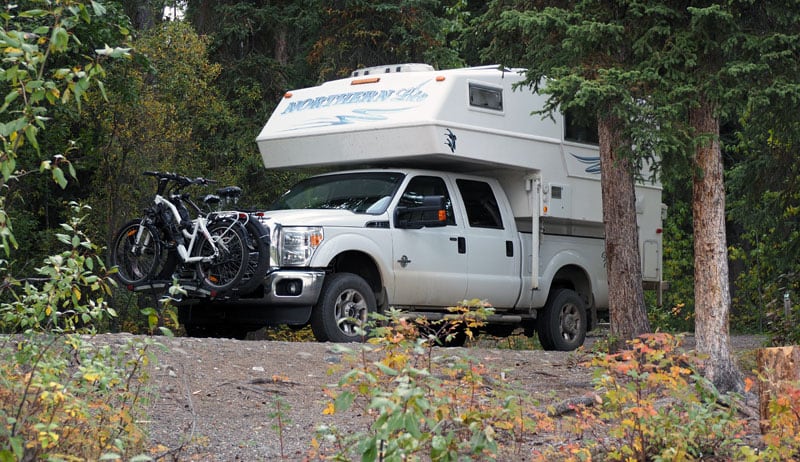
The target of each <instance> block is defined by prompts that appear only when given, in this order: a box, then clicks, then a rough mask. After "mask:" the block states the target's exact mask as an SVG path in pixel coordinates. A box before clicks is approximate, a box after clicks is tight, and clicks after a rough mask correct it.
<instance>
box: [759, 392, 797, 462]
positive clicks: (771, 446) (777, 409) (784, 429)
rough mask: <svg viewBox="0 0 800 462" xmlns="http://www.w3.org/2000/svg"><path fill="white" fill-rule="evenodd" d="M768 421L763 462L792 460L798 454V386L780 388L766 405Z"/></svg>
mask: <svg viewBox="0 0 800 462" xmlns="http://www.w3.org/2000/svg"><path fill="white" fill-rule="evenodd" d="M768 409H769V419H767V420H766V422H765V424H766V428H767V431H766V433H765V434H764V442H765V443H766V444H767V448H766V450H765V451H764V452H763V455H762V456H761V460H765V461H781V460H793V459H795V458H797V455H798V454H800V386H798V383H797V382H795V383H793V384H787V386H785V387H782V388H781V391H780V393H778V394H775V395H773V396H772V397H771V399H770V402H769V404H768Z"/></svg>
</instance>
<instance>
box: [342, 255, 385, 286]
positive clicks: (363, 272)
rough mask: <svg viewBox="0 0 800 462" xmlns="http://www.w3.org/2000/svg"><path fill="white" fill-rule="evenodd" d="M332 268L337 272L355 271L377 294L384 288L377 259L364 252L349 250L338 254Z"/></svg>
mask: <svg viewBox="0 0 800 462" xmlns="http://www.w3.org/2000/svg"><path fill="white" fill-rule="evenodd" d="M331 269H332V270H333V272H335V273H353V274H357V275H359V276H361V277H362V278H364V280H365V281H367V284H369V286H370V287H371V288H372V291H373V292H375V293H376V294H380V293H381V292H382V289H383V281H381V272H380V271H379V270H378V265H377V264H375V260H373V259H372V257H370V256H369V255H367V254H365V253H363V252H357V251H349V252H344V253H341V254H339V255H337V256H336V258H334V259H333V261H332V262H331Z"/></svg>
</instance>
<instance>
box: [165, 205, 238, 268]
mask: <svg viewBox="0 0 800 462" xmlns="http://www.w3.org/2000/svg"><path fill="white" fill-rule="evenodd" d="M178 198H179V197H178ZM154 202H155V203H156V205H163V206H165V207H167V208H168V209H169V211H170V213H171V214H172V217H173V219H175V220H176V222H177V223H180V222H181V214H180V212H179V211H178V207H177V206H175V204H174V203H173V202H172V201H170V200H168V199H165V198H164V197H163V196H162V195H161V194H158V193H156V195H155V199H154ZM192 205H194V204H192ZM219 216H220V214H218V213H214V214H208V216H203V215H202V213H200V214H198V216H197V218H195V219H193V220H192V231H191V232H189V231H188V230H186V229H183V228H181V229H180V232H181V234H183V237H184V238H186V239H187V240H188V245H184V244H178V246H177V251H178V255H179V256H180V257H181V261H183V262H184V263H198V262H209V261H212V260H213V259H214V258H217V257H218V256H219V255H220V247H219V246H222V248H223V250H227V249H225V248H224V246H225V244H224V243H223V242H220V241H216V240H215V239H213V238H212V236H211V234H210V233H209V232H208V226H207V225H208V223H209V221H210V219H209V217H212V218H216V217H219ZM237 217H238V214H237ZM235 225H236V222H235V221H234V222H231V224H230V225H229V228H232V227H233V226H235ZM199 235H202V236H203V237H205V238H206V240H207V241H208V242H209V244H211V248H212V249H213V250H214V253H213V254H211V255H205V256H204V255H197V256H192V251H193V250H194V246H195V244H196V243H197V242H198V236H199Z"/></svg>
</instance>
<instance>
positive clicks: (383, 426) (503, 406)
mask: <svg viewBox="0 0 800 462" xmlns="http://www.w3.org/2000/svg"><path fill="white" fill-rule="evenodd" d="M467 308H469V307H467V306H460V307H458V308H457V309H456V310H455V311H456V312H457V313H458V314H457V315H454V316H453V317H452V318H451V319H448V320H443V321H442V322H441V323H437V324H436V327H434V326H432V325H431V323H430V322H426V323H424V324H419V323H417V322H415V320H409V319H406V318H403V317H401V316H400V313H399V312H397V311H394V310H392V311H390V312H389V313H388V314H387V315H386V316H376V320H377V321H379V323H380V325H378V326H375V327H373V328H370V329H369V331H370V338H369V340H368V342H367V344H366V345H364V346H361V347H357V348H350V347H344V346H341V347H339V348H341V349H342V351H344V352H346V353H347V354H349V355H350V357H351V361H352V362H353V368H352V369H350V370H349V372H346V373H345V374H344V375H342V376H341V378H340V379H339V382H338V384H337V385H336V386H335V388H334V389H332V390H331V391H330V395H331V402H330V403H329V405H328V407H327V409H326V410H325V413H326V414H335V413H340V412H347V411H348V410H350V409H353V408H354V407H355V408H357V409H358V410H359V412H360V413H361V414H362V415H365V416H369V418H370V420H371V423H370V425H369V428H368V429H366V430H364V431H361V432H356V433H354V434H344V433H342V432H340V431H339V429H338V428H337V427H336V426H322V427H320V428H319V430H318V432H317V437H316V438H315V440H314V443H313V449H312V455H313V456H314V457H319V458H326V459H332V460H352V458H360V459H361V460H366V461H370V460H385V461H392V460H398V461H399V460H408V459H409V458H410V459H417V458H430V460H434V461H448V460H464V459H465V458H476V459H481V460H496V459H498V458H503V457H505V456H507V457H512V458H513V457H519V456H521V454H520V453H519V451H520V445H519V444H518V443H519V442H521V441H522V439H523V438H524V435H525V434H527V433H528V432H533V431H535V430H536V429H537V428H545V427H546V426H547V425H548V424H549V423H550V420H549V419H547V418H546V417H545V415H544V413H543V412H541V411H536V410H535V409H534V408H533V406H531V403H530V402H528V400H527V399H525V398H523V397H520V396H515V395H512V394H510V393H509V392H508V389H506V388H505V387H504V386H503V385H502V381H496V380H493V379H491V372H490V371H489V370H488V369H487V368H486V366H485V365H483V364H481V363H479V362H477V361H475V360H473V359H469V358H466V359H455V360H454V359H447V360H445V359H443V358H439V357H434V355H433V347H434V346H435V345H437V344H438V343H439V342H440V338H441V336H442V335H444V336H445V337H447V336H449V335H450V334H448V332H456V331H458V330H460V329H462V328H463V327H464V326H466V329H467V330H468V331H472V330H473V329H475V328H477V327H480V325H481V324H482V322H481V321H480V320H481V319H482V318H483V317H484V316H485V315H486V312H485V307H483V304H482V303H480V302H477V301H475V302H472V303H471V309H467ZM450 326H452V327H450ZM490 380H491V383H492V386H491V387H489V386H488V383H489V381H490ZM500 436H502V437H503V438H505V439H507V440H508V441H511V442H513V444H511V445H509V446H508V447H501V446H500V445H499V444H498V440H499V437H500Z"/></svg>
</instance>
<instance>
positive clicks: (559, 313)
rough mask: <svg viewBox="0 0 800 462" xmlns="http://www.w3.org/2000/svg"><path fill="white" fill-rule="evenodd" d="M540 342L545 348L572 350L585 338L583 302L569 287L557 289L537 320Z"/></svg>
mask: <svg viewBox="0 0 800 462" xmlns="http://www.w3.org/2000/svg"><path fill="white" fill-rule="evenodd" d="M536 332H537V333H538V334H539V342H540V343H541V344H542V348H544V349H545V350H558V351H572V350H574V349H576V348H578V347H579V346H581V345H583V340H584V339H585V338H586V305H585V304H584V303H583V299H581V297H580V296H579V295H578V294H577V293H575V291H573V290H570V289H558V290H556V292H555V293H553V294H552V295H551V296H550V299H549V300H548V301H547V305H546V306H545V307H544V308H542V310H541V311H540V312H539V315H538V319H537V320H536Z"/></svg>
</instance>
